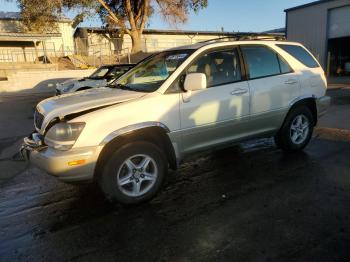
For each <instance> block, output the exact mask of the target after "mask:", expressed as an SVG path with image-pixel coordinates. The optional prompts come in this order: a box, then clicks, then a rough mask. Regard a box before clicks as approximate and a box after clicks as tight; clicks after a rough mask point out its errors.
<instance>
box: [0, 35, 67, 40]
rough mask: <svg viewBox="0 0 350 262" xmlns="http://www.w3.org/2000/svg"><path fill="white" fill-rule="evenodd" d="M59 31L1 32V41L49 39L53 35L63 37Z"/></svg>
mask: <svg viewBox="0 0 350 262" xmlns="http://www.w3.org/2000/svg"><path fill="white" fill-rule="evenodd" d="M61 36H62V35H61V34H59V33H53V34H34V33H0V41H19V42H35V41H44V40H48V39H50V38H51V37H61Z"/></svg>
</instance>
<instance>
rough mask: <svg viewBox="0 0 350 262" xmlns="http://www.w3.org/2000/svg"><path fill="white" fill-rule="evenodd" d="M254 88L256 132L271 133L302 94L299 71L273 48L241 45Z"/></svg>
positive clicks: (253, 125) (252, 109)
mask: <svg viewBox="0 0 350 262" xmlns="http://www.w3.org/2000/svg"><path fill="white" fill-rule="evenodd" d="M241 50H242V53H243V56H244V59H245V64H246V68H247V75H248V84H249V87H250V91H251V102H250V123H251V130H252V132H253V133H269V132H272V131H275V130H276V129H279V128H280V126H281V125H282V122H283V119H284V117H285V114H286V112H287V111H288V109H289V105H290V103H291V101H292V100H293V99H295V98H297V97H298V96H299V93H300V85H299V80H298V76H297V74H296V73H295V72H294V71H293V69H292V68H291V67H290V66H289V64H288V63H287V62H286V60H285V59H283V58H282V57H281V56H280V55H279V54H278V53H277V52H275V51H274V50H273V49H272V48H270V47H268V46H265V45H242V46H241Z"/></svg>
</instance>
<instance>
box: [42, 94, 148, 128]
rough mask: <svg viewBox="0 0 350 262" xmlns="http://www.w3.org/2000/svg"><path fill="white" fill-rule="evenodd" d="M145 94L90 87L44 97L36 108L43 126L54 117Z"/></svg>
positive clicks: (112, 103)
mask: <svg viewBox="0 0 350 262" xmlns="http://www.w3.org/2000/svg"><path fill="white" fill-rule="evenodd" d="M146 94H147V93H142V92H135V91H129V90H121V89H116V88H92V89H88V90H86V91H81V92H76V93H71V94H66V95H61V96H55V97H51V98H48V99H45V100H43V101H41V102H40V103H39V104H38V105H37V110H38V111H39V113H41V114H42V115H44V123H43V125H42V127H45V126H46V125H47V124H48V123H49V122H50V121H51V120H52V119H54V118H56V117H59V118H61V117H64V116H66V115H70V114H74V113H78V112H82V111H86V110H91V109H94V108H99V107H105V106H108V105H114V104H118V103H122V102H126V101H129V100H132V99H136V98H140V97H142V96H145V95H146Z"/></svg>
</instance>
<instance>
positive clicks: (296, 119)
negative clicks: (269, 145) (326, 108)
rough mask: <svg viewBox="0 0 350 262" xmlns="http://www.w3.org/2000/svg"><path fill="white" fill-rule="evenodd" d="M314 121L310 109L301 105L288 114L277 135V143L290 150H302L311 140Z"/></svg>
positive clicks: (280, 146)
mask: <svg viewBox="0 0 350 262" xmlns="http://www.w3.org/2000/svg"><path fill="white" fill-rule="evenodd" d="M314 122H315V120H314V119H313V116H312V113H311V111H310V109H309V108H308V107H306V106H300V107H297V108H295V109H292V111H291V112H290V113H289V114H288V115H287V117H286V119H285V122H284V124H283V126H282V128H281V129H280V130H279V132H278V133H277V135H276V136H275V143H276V145H277V146H278V147H279V148H281V149H283V150H285V151H289V152H293V151H298V150H302V149H304V148H305V146H307V144H308V143H309V142H310V139H311V136H312V132H313V128H314Z"/></svg>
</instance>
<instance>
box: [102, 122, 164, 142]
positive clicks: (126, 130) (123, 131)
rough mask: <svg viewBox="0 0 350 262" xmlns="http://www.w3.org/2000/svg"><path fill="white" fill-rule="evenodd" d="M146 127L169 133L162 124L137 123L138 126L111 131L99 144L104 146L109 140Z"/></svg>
mask: <svg viewBox="0 0 350 262" xmlns="http://www.w3.org/2000/svg"><path fill="white" fill-rule="evenodd" d="M147 127H160V128H163V129H164V131H165V132H166V133H170V129H169V128H168V127H167V126H166V125H164V124H163V123H160V122H154V121H149V122H143V123H138V124H134V125H130V126H126V127H123V128H121V129H118V130H116V131H113V132H112V133H110V134H109V135H108V136H106V137H105V138H104V139H103V140H102V142H101V143H100V146H104V145H106V144H107V143H108V142H110V141H111V140H113V139H114V138H116V137H118V136H121V135H125V134H128V133H131V132H133V131H136V130H139V129H142V128H147Z"/></svg>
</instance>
